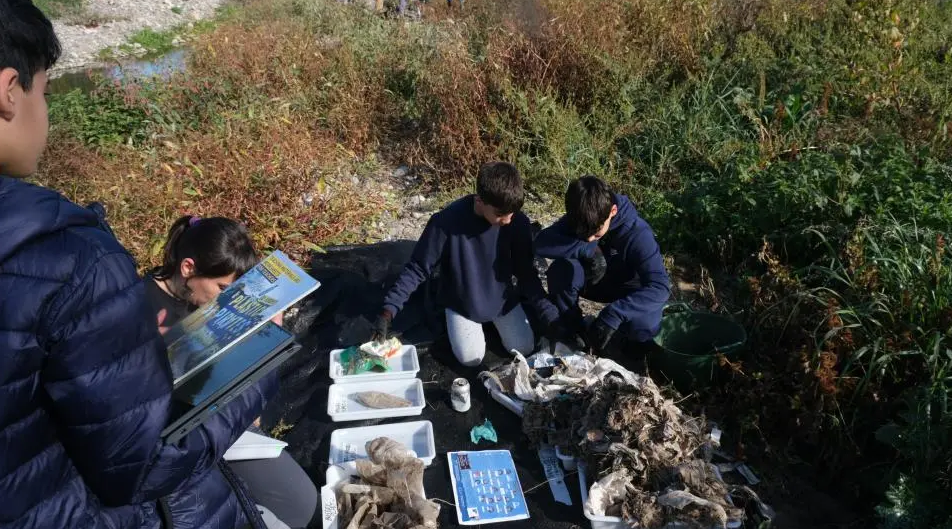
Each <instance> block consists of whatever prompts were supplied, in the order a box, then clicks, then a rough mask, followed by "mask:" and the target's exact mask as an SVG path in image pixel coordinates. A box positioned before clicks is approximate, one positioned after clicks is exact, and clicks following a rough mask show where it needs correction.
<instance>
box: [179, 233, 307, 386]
mask: <svg viewBox="0 0 952 529" xmlns="http://www.w3.org/2000/svg"><path fill="white" fill-rule="evenodd" d="M318 286H320V283H318V282H317V280H316V279H314V278H313V277H311V276H309V275H307V274H306V273H305V272H304V270H302V269H301V268H300V267H299V266H297V265H296V264H294V262H293V261H291V260H290V259H289V258H288V256H286V255H284V254H283V253H282V252H274V253H272V254H271V255H269V256H268V257H266V258H265V259H264V260H263V261H261V262H260V263H258V265H257V266H255V267H254V268H252V269H251V270H249V271H248V272H247V273H246V274H245V275H243V276H241V277H240V278H238V280H237V281H235V282H234V283H232V284H231V285H230V286H229V287H228V288H227V289H225V290H224V291H222V293H221V294H219V295H218V298H217V299H216V300H215V301H212V302H211V303H208V304H207V305H205V306H203V307H201V308H199V309H198V310H196V311H195V312H193V313H191V314H189V315H188V316H187V317H186V318H184V319H183V320H182V321H180V322H179V323H178V324H177V325H175V326H174V327H172V328H171V329H169V331H168V333H166V335H165V340H166V343H167V344H168V352H169V362H170V363H171V364H172V378H173V381H174V382H173V383H174V385H175V386H178V385H180V384H181V383H183V382H185V381H186V380H188V379H189V378H190V377H191V376H192V375H194V374H195V373H196V371H198V370H199V369H201V368H202V367H204V366H205V365H207V364H208V363H209V362H211V361H212V360H214V359H215V357H217V356H218V355H220V354H222V353H224V352H225V351H226V350H227V349H228V348H229V347H231V346H232V345H234V344H235V342H237V341H239V340H241V339H242V338H244V337H245V336H247V335H248V334H250V333H251V332H252V331H254V330H255V329H257V328H258V327H259V326H261V325H262V324H263V323H264V322H266V321H268V320H270V319H271V318H273V317H274V316H275V315H277V314H278V313H279V312H281V311H283V310H285V309H286V308H288V307H289V306H291V305H293V304H294V303H297V302H298V301H300V300H301V299H302V298H303V297H304V296H307V295H308V294H310V293H311V292H313V291H314V290H315V289H317V287H318Z"/></svg>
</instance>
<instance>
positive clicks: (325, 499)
mask: <svg viewBox="0 0 952 529" xmlns="http://www.w3.org/2000/svg"><path fill="white" fill-rule="evenodd" d="M356 475H357V464H356V463H355V462H353V461H349V462H347V463H342V464H340V465H331V466H330V467H328V468H327V473H326V479H327V482H326V483H325V484H324V486H323V487H321V521H322V522H323V526H324V529H337V528H338V526H339V520H338V519H337V516H338V514H339V513H338V512H337V487H338V485H340V484H341V482H343V481H346V480H347V479H349V478H350V477H351V476H356ZM424 492H425V491H424ZM424 499H426V495H425V494H424Z"/></svg>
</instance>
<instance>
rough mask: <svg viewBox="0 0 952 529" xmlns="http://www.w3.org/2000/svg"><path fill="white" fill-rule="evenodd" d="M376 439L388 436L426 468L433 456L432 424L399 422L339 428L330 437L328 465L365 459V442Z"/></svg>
mask: <svg viewBox="0 0 952 529" xmlns="http://www.w3.org/2000/svg"><path fill="white" fill-rule="evenodd" d="M378 437H389V438H390V439H393V440H394V441H396V442H398V443H400V444H402V445H403V446H405V447H407V448H409V449H410V450H412V451H413V452H414V453H415V454H416V456H417V457H419V458H420V459H422V460H423V463H424V464H426V465H427V466H430V464H431V463H433V458H435V457H436V442H435V440H434V439H433V423H431V422H430V421H416V422H399V423H396V424H381V425H379V426H363V427H360V428H342V429H339V430H334V433H332V434H331V450H330V458H329V459H328V462H329V463H330V464H331V465H337V464H340V463H344V462H347V461H353V460H355V459H365V458H366V457H367V442H368V441H373V440H374V439H376V438H378Z"/></svg>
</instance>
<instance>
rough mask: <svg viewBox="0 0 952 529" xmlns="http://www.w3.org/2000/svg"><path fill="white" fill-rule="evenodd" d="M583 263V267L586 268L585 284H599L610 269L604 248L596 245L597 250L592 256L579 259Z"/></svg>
mask: <svg viewBox="0 0 952 529" xmlns="http://www.w3.org/2000/svg"><path fill="white" fill-rule="evenodd" d="M579 262H580V263H582V269H583V270H585V284H586V285H587V286H592V285H597V284H598V282H599V281H601V280H602V279H603V278H604V277H605V272H607V271H608V261H606V260H605V254H604V253H602V249H601V248H600V247H599V246H598V245H595V252H594V253H593V254H592V255H591V257H582V258H581V259H579Z"/></svg>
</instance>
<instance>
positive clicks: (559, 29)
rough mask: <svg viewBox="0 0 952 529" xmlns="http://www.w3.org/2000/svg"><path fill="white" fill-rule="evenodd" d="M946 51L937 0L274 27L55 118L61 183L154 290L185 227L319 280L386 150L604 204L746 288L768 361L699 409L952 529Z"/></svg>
mask: <svg viewBox="0 0 952 529" xmlns="http://www.w3.org/2000/svg"><path fill="white" fill-rule="evenodd" d="M450 17H456V18H455V19H454V20H452V21H450V20H449V19H450ZM165 38H166V37H163V36H161V35H149V36H148V38H146V37H145V36H142V38H140V39H139V42H140V43H143V42H148V43H149V44H150V46H152V45H154V46H156V47H160V46H161V44H163V43H164V42H166V40H165ZM142 45H143V46H146V44H144V43H143V44H142ZM950 45H952V3H949V2H936V1H933V0H878V1H876V2H871V1H870V2H866V1H851V0H738V1H736V2H714V1H710V0H676V1H671V0H627V1H625V2H617V1H610V0H538V1H532V0H525V1H522V2H509V1H503V0H497V1H493V0H486V1H484V2H478V3H475V5H474V6H473V7H472V9H470V7H469V5H467V9H466V11H465V13H460V12H459V11H449V10H447V9H446V8H445V6H444V5H443V4H440V3H431V4H430V5H429V6H428V7H426V9H425V17H424V21H423V22H422V23H419V24H416V23H411V24H405V23H403V22H401V21H394V20H391V19H389V18H387V17H384V16H379V15H374V14H372V13H369V12H366V11H364V10H362V9H360V8H358V7H355V6H348V5H341V4H338V3H336V2H331V1H324V0H252V1H250V2H247V3H245V4H243V5H242V6H241V8H240V9H237V10H236V11H234V12H232V13H231V16H229V17H228V19H227V21H226V22H224V23H222V24H221V25H219V26H217V27H216V28H215V29H214V30H211V31H210V32H208V33H207V34H203V35H202V36H200V37H199V41H198V43H197V44H196V45H195V46H194V53H193V55H192V57H191V59H190V64H189V69H188V72H187V73H185V74H183V75H180V76H177V77H175V78H174V79H173V80H172V81H171V82H169V83H167V84H163V85H161V86H150V87H137V86H126V87H118V88H116V87H104V88H103V89H102V90H101V92H102V93H97V94H94V95H71V96H69V97H65V98H64V99H63V100H62V101H58V102H54V116H53V117H54V137H55V141H54V143H53V144H54V145H57V149H56V150H55V151H54V152H52V153H51V154H50V156H49V159H48V161H47V165H46V168H45V172H44V175H43V178H44V179H45V180H46V181H47V182H48V183H50V184H52V185H54V186H56V187H58V188H60V189H64V190H66V191H67V192H70V193H71V194H72V195H73V196H76V197H78V198H81V199H92V198H96V199H101V200H106V201H107V203H109V204H110V207H111V209H110V210H111V212H112V213H111V216H112V218H113V220H114V222H116V224H117V227H118V232H119V233H120V236H121V237H122V239H123V241H124V242H125V243H126V244H128V245H129V246H130V247H132V248H133V250H134V251H135V252H136V253H137V255H138V256H139V257H140V259H141V260H142V262H148V261H149V260H150V259H151V258H152V257H153V256H152V254H151V250H152V248H154V247H155V244H156V242H157V241H160V237H161V230H163V229H164V227H165V225H166V224H167V223H168V221H169V220H170V219H171V218H172V217H173V216H174V215H177V214H179V213H181V212H183V211H198V212H204V211H217V212H227V213H228V214H230V215H235V216H239V217H241V218H243V219H245V220H247V221H248V222H249V224H250V225H251V226H252V228H253V229H254V231H255V235H256V237H258V238H259V241H262V242H263V243H264V244H267V245H274V246H281V247H282V248H289V249H291V250H292V252H296V253H297V255H304V254H305V253H306V252H307V250H308V248H312V247H313V246H314V245H317V244H326V243H328V242H332V241H335V240H354V239H355V238H359V237H360V235H359V229H358V228H357V227H359V226H360V225H361V223H362V221H364V220H366V219H372V218H373V217H374V214H375V212H377V211H379V209H380V208H381V207H384V205H385V203H386V200H385V199H383V198H381V197H378V196H374V195H373V194H370V193H369V192H368V191H366V190H360V191H357V190H354V189H353V188H352V187H350V186H351V184H348V183H347V182H349V180H348V179H346V178H343V179H337V178H335V176H334V175H350V174H358V175H370V174H373V173H374V172H375V171H376V170H377V161H376V158H375V153H377V152H378V151H379V152H381V153H383V154H384V155H385V156H387V157H388V158H390V160H388V161H392V162H395V163H401V164H402V163H409V164H411V165H413V166H414V167H415V168H416V169H417V170H419V171H420V172H422V173H424V174H425V175H426V177H427V179H428V183H429V184H430V185H432V186H434V187H438V188H440V189H446V188H454V187H456V186H463V185H466V184H467V183H469V182H471V179H472V176H473V173H474V171H475V169H476V167H478V164H479V163H480V162H482V161H485V160H487V159H491V158H497V157H498V158H505V159H511V160H515V161H516V162H517V163H518V165H519V167H520V168H521V170H522V171H523V172H524V174H525V175H526V178H527V183H528V186H529V187H530V188H531V190H532V191H533V192H535V193H538V194H541V195H547V196H552V195H558V194H559V193H560V192H561V189H562V188H563V186H564V184H565V183H566V181H567V180H568V179H569V178H572V177H575V176H577V175H579V174H580V173H585V172H590V173H594V174H597V175H600V176H603V177H605V178H607V179H609V180H610V181H611V182H612V183H613V184H614V185H615V186H616V187H618V188H619V189H620V190H622V191H625V192H627V193H629V194H630V195H631V196H633V197H634V198H635V200H636V203H637V204H638V206H639V210H640V211H641V212H642V214H643V215H644V216H645V217H646V218H647V219H648V220H649V221H650V222H651V223H652V225H653V226H654V227H655V229H656V231H657V232H658V234H659V237H660V238H661V242H662V245H663V247H664V249H665V250H666V252H668V253H678V254H686V255H690V256H693V258H695V259H696V260H697V261H698V262H699V263H701V264H702V265H703V266H705V267H706V268H707V269H710V270H714V271H715V272H716V273H715V275H717V276H718V277H733V278H737V280H736V281H734V282H733V284H728V285H725V286H727V287H729V288H728V290H729V291H730V292H732V294H731V295H730V297H729V299H720V300H718V301H719V305H720V306H729V307H734V308H735V312H736V313H737V315H738V316H739V317H741V318H742V319H744V321H745V322H746V323H747V324H748V328H749V330H750V331H751V338H752V340H751V341H752V345H751V351H750V353H749V354H748V356H747V357H746V358H745V359H744V360H743V361H742V362H741V363H740V364H735V365H732V366H730V367H732V368H733V369H732V373H733V375H731V379H730V381H729V384H728V385H726V386H724V387H722V388H720V389H714V390H711V391H708V392H706V393H704V394H701V395H699V396H697V397H696V399H695V401H694V402H695V403H696V404H697V405H699V406H703V407H704V408H705V409H706V410H708V413H710V414H712V415H714V414H716V415H717V416H718V417H722V418H724V419H726V421H727V422H726V423H725V427H726V428H728V433H729V435H730V436H731V438H732V439H734V440H736V442H737V445H738V446H747V447H748V451H751V452H752V451H754V449H753V447H761V448H769V449H770V450H769V454H770V455H768V456H765V457H768V458H770V457H773V458H776V457H779V456H778V454H798V457H799V458H801V459H803V460H806V461H807V462H808V463H811V464H813V465H814V467H815V468H817V469H825V471H824V472H825V475H826V476H827V477H829V478H833V477H837V478H839V479H840V482H839V484H840V485H843V486H842V487H841V490H843V491H846V492H845V493H844V495H849V496H855V495H857V494H858V495H860V497H862V498H864V499H865V500H867V501H868V500H869V499H870V498H871V499H872V502H875V503H881V506H880V508H879V509H878V510H877V512H878V513H879V515H880V518H881V521H882V523H883V524H885V525H887V526H889V527H922V528H925V527H941V526H943V524H948V523H949V519H950V515H952V499H950V497H949V493H948V491H949V490H950V486H949V483H950V480H952V416H950V415H949V413H948V400H949V398H950V391H952V390H950V387H952V378H950V374H952V249H950V248H949V246H948V244H947V241H949V239H950V237H952V138H950V135H952V51H950V50H952V48H950ZM97 98H99V99H97ZM103 104H104V105H105V108H107V109H108V112H105V113H103V114H102V115H100V116H97V117H95V118H92V117H88V116H86V115H85V114H86V113H85V112H83V110H82V109H83V108H84V105H89V106H87V107H85V108H94V107H95V108H98V107H99V106H100V105H103ZM143 186H145V187H143ZM133 188H135V189H137V190H138V189H149V191H147V192H142V191H135V192H133ZM307 193H313V194H314V195H315V196H317V197H321V198H319V199H318V200H316V201H315V204H314V205H312V206H304V205H303V204H302V201H301V198H300V197H301V196H302V195H303V194H307ZM354 197H360V199H359V200H357V199H356V198H354ZM554 202H555V203H558V202H559V201H558V200H557V199H556V200H555V201H554ZM760 452H761V453H764V452H766V451H765V450H761V451H760ZM844 476H852V478H844ZM887 492H888V494H887ZM868 512H869V513H870V514H872V512H873V509H872V506H871V505H870V506H869V508H868Z"/></svg>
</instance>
